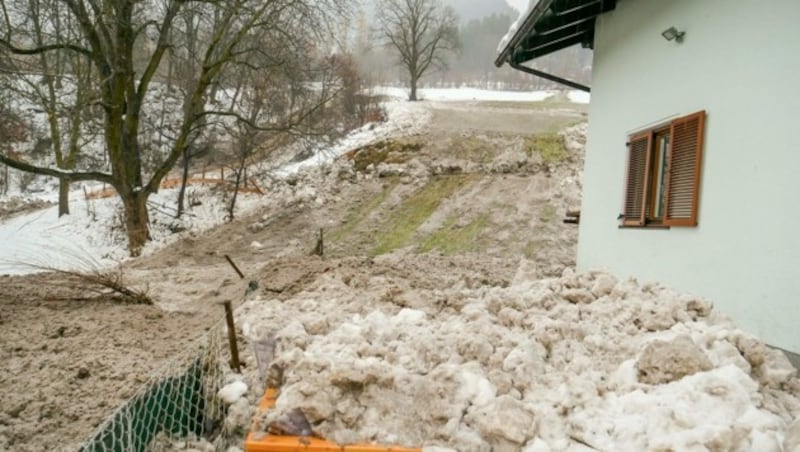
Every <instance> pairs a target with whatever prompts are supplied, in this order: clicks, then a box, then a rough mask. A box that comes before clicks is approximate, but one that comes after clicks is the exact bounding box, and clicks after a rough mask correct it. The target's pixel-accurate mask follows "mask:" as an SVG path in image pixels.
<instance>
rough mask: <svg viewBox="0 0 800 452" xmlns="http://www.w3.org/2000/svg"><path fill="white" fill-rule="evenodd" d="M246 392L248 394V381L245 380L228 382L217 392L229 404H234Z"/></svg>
mask: <svg viewBox="0 0 800 452" xmlns="http://www.w3.org/2000/svg"><path fill="white" fill-rule="evenodd" d="M245 394H247V383H245V382H243V381H234V382H232V383H228V384H226V385H225V386H223V387H222V388H220V390H219V391H218V392H217V395H218V396H219V398H220V399H222V401H223V402H225V403H226V404H228V405H232V404H233V403H235V402H236V401H237V400H239V399H241V398H242V396H244V395H245Z"/></svg>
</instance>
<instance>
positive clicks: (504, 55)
mask: <svg viewBox="0 0 800 452" xmlns="http://www.w3.org/2000/svg"><path fill="white" fill-rule="evenodd" d="M552 3H553V0H539V2H538V3H536V6H534V7H533V10H531V11H529V12H528V17H526V18H525V20H524V21H523V22H522V25H521V26H520V27H519V28H518V29H517V31H516V32H514V36H512V37H511V39H509V40H508V43H506V46H505V47H504V48H503V51H502V52H500V54H499V55H498V56H497V59H495V60H494V65H495V66H496V67H501V66H502V65H504V64H505V63H507V62H508V61H509V57H510V55H511V50H512V49H514V48H516V47H517V45H518V44H519V43H520V41H522V39H523V37H525V36H526V35H527V34H528V33H529V32H530V31H531V30H532V29H533V27H534V25H536V22H537V21H538V20H539V19H540V18H541V17H542V16H543V15H544V13H545V12H547V10H548V9H550V5H551V4H552Z"/></svg>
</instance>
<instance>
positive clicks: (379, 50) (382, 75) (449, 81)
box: [350, 0, 592, 90]
mask: <svg viewBox="0 0 800 452" xmlns="http://www.w3.org/2000/svg"><path fill="white" fill-rule="evenodd" d="M441 2H442V3H443V4H444V5H447V6H450V7H452V8H453V9H454V10H455V11H456V13H457V14H458V17H459V37H460V40H461V50H460V52H459V53H458V54H456V55H452V56H450V57H448V58H447V60H448V67H447V68H444V69H434V70H431V71H430V73H428V74H426V75H425V76H424V77H423V78H422V81H421V87H423V88H424V87H437V88H444V87H473V88H482V89H503V90H538V89H551V88H559V87H561V86H560V85H557V84H554V83H552V82H549V81H547V80H544V79H540V78H538V77H534V76H532V75H529V74H525V73H523V72H520V71H517V70H514V69H512V68H511V67H509V66H508V65H504V66H503V67H502V68H496V67H495V66H494V60H495V58H496V57H497V45H498V43H499V42H500V39H501V38H502V37H503V36H504V35H505V34H506V33H507V32H508V28H509V27H510V26H511V24H512V23H513V22H514V21H515V20H516V19H517V17H518V16H519V14H520V10H522V9H524V8H525V7H526V6H527V3H528V0H441ZM379 5H380V0H362V2H361V8H360V10H359V12H358V13H357V18H356V21H355V23H354V24H352V25H353V26H352V31H351V33H352V35H353V36H351V38H350V42H352V43H353V44H352V45H351V47H352V48H351V52H352V54H354V55H355V56H356V60H357V63H358V66H359V68H360V70H361V72H362V74H363V75H364V77H365V78H366V80H367V81H368V83H370V84H374V85H388V86H402V85H404V84H405V83H406V82H407V79H408V77H407V75H406V74H405V71H404V69H403V68H402V67H400V66H398V65H397V64H396V62H397V57H396V56H395V55H394V54H393V53H392V51H391V49H389V48H387V47H385V46H384V45H383V42H382V40H381V38H380V36H379V34H378V33H377V32H376V29H377V23H376V22H375V11H376V8H378V7H379ZM591 64H592V51H591V50H589V49H583V48H581V47H580V46H579V45H578V46H573V47H570V48H567V49H563V50H561V51H558V52H556V53H554V54H551V55H547V56H544V57H541V58H538V59H536V60H535V61H533V62H529V63H528V65H529V66H531V67H534V68H536V69H539V70H542V71H544V72H549V73H552V74H554V75H557V76H559V77H563V78H567V79H570V80H574V81H576V82H579V83H583V84H587V85H589V84H590V83H591Z"/></svg>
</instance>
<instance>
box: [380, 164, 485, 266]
mask: <svg viewBox="0 0 800 452" xmlns="http://www.w3.org/2000/svg"><path fill="white" fill-rule="evenodd" d="M474 178H475V176H473V175H457V176H446V177H438V178H434V179H431V180H430V181H429V182H428V183H427V184H426V185H425V186H424V187H422V188H421V189H419V190H418V191H417V192H415V193H414V194H412V195H411V196H410V197H409V198H408V199H406V200H405V201H404V202H403V203H402V204H401V205H399V206H398V207H397V208H396V209H394V211H392V213H391V214H390V215H389V218H388V219H387V220H386V221H385V222H384V224H383V226H382V227H381V231H380V232H379V233H378V234H377V237H376V240H375V247H374V248H373V250H372V254H373V255H379V254H385V253H388V252H391V251H393V250H396V249H398V248H402V247H404V246H407V245H409V244H411V240H412V238H413V237H414V233H415V232H416V231H417V229H418V228H419V227H420V226H421V225H422V223H424V222H425V220H427V219H428V218H429V217H430V216H431V214H433V212H434V211H436V209H437V208H438V207H439V204H440V203H441V202H442V200H443V199H445V198H447V197H448V196H450V195H452V194H454V193H456V192H457V191H459V190H460V189H462V188H463V187H465V186H467V185H468V184H470V183H471V182H472V181H473V180H474Z"/></svg>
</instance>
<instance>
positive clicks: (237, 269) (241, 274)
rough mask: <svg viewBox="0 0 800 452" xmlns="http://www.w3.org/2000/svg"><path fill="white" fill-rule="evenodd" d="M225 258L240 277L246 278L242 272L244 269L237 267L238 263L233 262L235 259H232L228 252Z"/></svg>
mask: <svg viewBox="0 0 800 452" xmlns="http://www.w3.org/2000/svg"><path fill="white" fill-rule="evenodd" d="M225 260H226V261H228V263H229V264H231V267H233V269H234V270H235V271H236V274H237V275H239V278H240V279H244V273H242V271H241V270H239V267H237V266H236V264H234V263H233V259H231V257H230V256H228V255H227V254H226V255H225Z"/></svg>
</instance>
